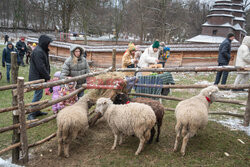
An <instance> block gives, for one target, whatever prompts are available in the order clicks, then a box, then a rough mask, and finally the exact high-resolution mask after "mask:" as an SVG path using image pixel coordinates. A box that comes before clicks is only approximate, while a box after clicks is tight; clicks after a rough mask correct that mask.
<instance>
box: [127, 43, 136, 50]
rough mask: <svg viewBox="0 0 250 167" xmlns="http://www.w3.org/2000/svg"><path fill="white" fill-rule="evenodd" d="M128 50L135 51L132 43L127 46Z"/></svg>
mask: <svg viewBox="0 0 250 167" xmlns="http://www.w3.org/2000/svg"><path fill="white" fill-rule="evenodd" d="M128 50H129V51H133V50H135V45H134V44H133V43H129V44H128Z"/></svg>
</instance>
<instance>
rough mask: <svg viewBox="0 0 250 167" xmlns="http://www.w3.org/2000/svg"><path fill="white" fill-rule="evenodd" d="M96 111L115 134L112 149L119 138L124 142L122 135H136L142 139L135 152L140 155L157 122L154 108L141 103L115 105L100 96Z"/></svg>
mask: <svg viewBox="0 0 250 167" xmlns="http://www.w3.org/2000/svg"><path fill="white" fill-rule="evenodd" d="M96 112H100V113H101V114H102V115H103V116H104V118H105V119H106V121H107V122H108V125H109V127H110V128H111V130H112V132H113V134H114V137H115V139H114V144H113V146H112V150H113V149H115V148H116V145H117V139H118V137H120V142H119V144H121V143H122V135H123V134H124V135H135V136H137V137H138V138H139V139H140V144H139V147H138V149H137V151H136V152H135V155H138V154H139V153H140V152H141V150H142V148H143V145H144V143H145V142H146V141H148V140H149V138H150V130H151V129H152V127H153V126H155V123H156V117H155V114H154V111H153V110H152V108H151V107H150V106H148V105H145V104H141V103H129V104H124V105H115V104H113V102H112V101H111V100H110V99H109V98H100V99H98V100H97V103H96Z"/></svg>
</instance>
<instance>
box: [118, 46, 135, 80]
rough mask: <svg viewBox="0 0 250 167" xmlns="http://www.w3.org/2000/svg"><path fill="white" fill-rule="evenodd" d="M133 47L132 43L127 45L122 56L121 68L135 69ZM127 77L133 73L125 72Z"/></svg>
mask: <svg viewBox="0 0 250 167" xmlns="http://www.w3.org/2000/svg"><path fill="white" fill-rule="evenodd" d="M135 51H136V49H135V45H134V44H133V43H129V45H128V49H127V50H126V52H125V53H124V54H123V56H122V68H135V66H136V64H137V63H138V60H137V59H136V58H135ZM126 75H127V76H132V75H134V73H133V72H127V73H126Z"/></svg>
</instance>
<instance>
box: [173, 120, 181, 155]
mask: <svg viewBox="0 0 250 167" xmlns="http://www.w3.org/2000/svg"><path fill="white" fill-rule="evenodd" d="M175 132H176V138H175V143H174V150H173V151H177V149H178V143H179V140H180V138H181V123H177V124H176V126H175Z"/></svg>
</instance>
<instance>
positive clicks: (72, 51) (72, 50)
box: [70, 45, 85, 57]
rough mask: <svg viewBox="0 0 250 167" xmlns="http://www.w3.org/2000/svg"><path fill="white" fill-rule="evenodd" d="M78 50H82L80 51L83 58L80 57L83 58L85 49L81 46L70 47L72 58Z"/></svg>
mask: <svg viewBox="0 0 250 167" xmlns="http://www.w3.org/2000/svg"><path fill="white" fill-rule="evenodd" d="M76 49H80V51H81V56H80V57H82V56H83V54H84V52H85V49H84V48H83V47H81V46H80V45H71V46H70V54H71V56H72V57H73V56H74V51H75V50H76Z"/></svg>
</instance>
